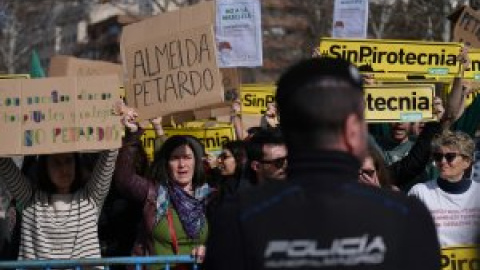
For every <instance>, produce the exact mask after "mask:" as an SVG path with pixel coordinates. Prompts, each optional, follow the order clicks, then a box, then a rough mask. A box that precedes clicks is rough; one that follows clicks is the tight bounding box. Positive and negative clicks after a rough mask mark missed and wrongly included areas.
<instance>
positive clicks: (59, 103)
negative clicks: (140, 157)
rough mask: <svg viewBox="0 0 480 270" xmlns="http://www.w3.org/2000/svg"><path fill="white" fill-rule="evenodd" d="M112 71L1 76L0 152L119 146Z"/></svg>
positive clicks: (59, 151) (116, 92) (116, 80)
mask: <svg viewBox="0 0 480 270" xmlns="http://www.w3.org/2000/svg"><path fill="white" fill-rule="evenodd" d="M118 86H119V80H118V77H117V76H116V75H110V76H95V77H59V78H43V79H30V80H26V79H12V80H0V129H1V130H2V133H0V140H1V141H2V144H1V146H0V155H1V156H12V155H29V154H51V153H62V152H72V151H83V150H102V149H110V148H118V147H120V145H121V133H122V131H123V128H122V127H121V124H120V118H119V117H118V116H114V115H112V109H113V106H114V103H115V101H117V100H118V96H119V93H118V89H119V88H118Z"/></svg>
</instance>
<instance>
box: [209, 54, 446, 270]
mask: <svg viewBox="0 0 480 270" xmlns="http://www.w3.org/2000/svg"><path fill="white" fill-rule="evenodd" d="M277 86H278V88H277V97H276V98H277V104H278V109H279V113H280V127H281V129H282V132H283V135H284V138H285V142H286V145H287V149H288V168H287V179H288V181H272V182H270V183H268V184H267V185H263V186H260V187H258V188H257V189H255V190H249V192H248V193H245V194H241V195H240V196H239V197H238V198H237V200H235V201H233V202H231V203H230V204H229V205H225V207H224V208H223V209H221V210H220V211H219V213H218V215H217V216H215V217H214V220H213V222H212V226H211V228H210V230H209V231H210V236H209V240H208V244H207V258H206V265H205V268H206V269H209V270H216V269H273V268H274V269H422V270H425V269H440V248H439V244H438V240H437V236H436V232H435V227H434V224H433V221H432V218H431V216H430V214H429V212H428V210H427V209H426V208H425V206H424V205H423V204H422V203H421V202H420V201H418V200H417V199H414V198H407V197H406V196H405V195H404V194H400V193H395V192H391V191H387V190H381V189H378V188H373V187H369V186H366V185H362V184H359V183H358V172H359V169H360V164H361V161H362V160H363V159H364V157H365V155H366V148H367V147H366V145H367V144H366V138H367V127H366V123H365V119H364V101H363V99H364V96H363V87H362V82H361V77H360V74H359V73H358V70H357V69H356V68H355V67H354V66H352V65H351V64H349V63H348V62H346V61H344V60H340V59H333V58H325V57H320V58H315V59H310V60H305V61H302V62H300V63H299V64H297V65H295V66H293V67H292V68H290V69H289V70H288V71H287V72H286V73H285V74H283V75H282V77H281V78H280V80H279V82H278V84H277Z"/></svg>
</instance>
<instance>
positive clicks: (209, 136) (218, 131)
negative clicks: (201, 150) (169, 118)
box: [164, 125, 235, 152]
mask: <svg viewBox="0 0 480 270" xmlns="http://www.w3.org/2000/svg"><path fill="white" fill-rule="evenodd" d="M164 130H165V135H167V136H173V135H191V136H193V137H196V138H197V139H199V140H200V142H201V143H202V144H203V146H204V147H205V150H206V151H207V152H219V151H221V150H222V147H223V145H224V144H225V143H227V142H229V141H233V140H235V131H234V128H233V126H232V125H228V126H220V127H209V128H177V129H175V128H165V129H164Z"/></svg>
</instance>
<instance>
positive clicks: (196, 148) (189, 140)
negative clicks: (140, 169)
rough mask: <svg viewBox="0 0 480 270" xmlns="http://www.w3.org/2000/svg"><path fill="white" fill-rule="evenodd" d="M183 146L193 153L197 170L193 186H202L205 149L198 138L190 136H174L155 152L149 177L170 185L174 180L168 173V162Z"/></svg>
mask: <svg viewBox="0 0 480 270" xmlns="http://www.w3.org/2000/svg"><path fill="white" fill-rule="evenodd" d="M182 145H187V146H189V147H190V148H191V149H192V152H193V156H194V161H195V169H194V172H193V179H192V185H193V187H194V188H197V187H199V186H201V185H202V184H203V183H204V182H205V168H204V166H203V157H204V156H205V149H204V147H203V145H202V143H201V142H200V141H199V140H198V139H197V138H195V137H193V136H190V135H174V136H171V137H169V138H168V139H167V140H166V141H165V142H164V143H163V145H162V147H160V149H159V150H158V151H156V152H155V154H154V158H153V162H152V164H151V166H150V170H149V173H148V177H149V178H151V179H152V180H154V181H155V182H158V183H161V184H167V183H169V182H170V181H171V180H172V179H170V175H169V172H168V170H169V167H168V161H169V160H170V157H171V155H172V153H173V151H174V150H175V149H176V148H177V147H179V146H182Z"/></svg>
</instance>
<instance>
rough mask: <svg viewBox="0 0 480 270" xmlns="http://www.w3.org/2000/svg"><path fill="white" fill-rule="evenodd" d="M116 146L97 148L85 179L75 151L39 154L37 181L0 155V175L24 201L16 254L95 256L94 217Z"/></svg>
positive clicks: (97, 251)
mask: <svg viewBox="0 0 480 270" xmlns="http://www.w3.org/2000/svg"><path fill="white" fill-rule="evenodd" d="M117 153H118V151H117V150H106V151H103V152H101V154H100V157H99V158H98V161H97V163H96V166H95V169H94V170H93V172H92V173H91V176H90V179H89V180H88V181H85V180H86V179H84V175H83V172H84V170H83V168H82V164H81V163H80V159H79V154H78V153H61V154H52V155H43V156H40V157H39V160H38V166H37V177H38V179H37V180H38V185H36V186H34V185H32V181H30V180H29V179H27V178H26V177H25V176H24V175H23V174H22V173H21V171H20V170H19V169H18V168H17V166H16V165H15V164H14V162H13V161H12V159H11V158H0V179H1V180H0V181H4V183H5V184H6V186H7V188H8V189H9V191H10V193H11V194H12V195H13V197H14V198H15V199H16V200H17V201H19V202H20V203H21V204H22V205H23V207H24V208H23V212H22V223H21V236H20V238H21V240H20V251H19V259H21V260H44V259H78V258H99V257H100V247H99V241H98V232H97V223H98V216H99V214H100V210H101V208H102V204H103V201H104V199H105V197H106V196H107V193H108V190H109V186H110V182H111V179H112V175H113V171H114V168H115V160H116V157H117Z"/></svg>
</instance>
